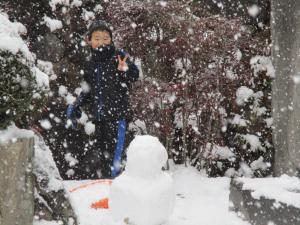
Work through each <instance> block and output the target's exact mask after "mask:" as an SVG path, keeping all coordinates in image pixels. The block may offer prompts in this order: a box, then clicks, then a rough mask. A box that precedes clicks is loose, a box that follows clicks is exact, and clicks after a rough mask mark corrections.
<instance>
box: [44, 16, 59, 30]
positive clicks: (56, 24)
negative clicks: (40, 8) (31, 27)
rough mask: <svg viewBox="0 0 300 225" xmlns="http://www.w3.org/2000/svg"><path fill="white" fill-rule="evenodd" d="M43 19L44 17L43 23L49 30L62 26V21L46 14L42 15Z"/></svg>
mask: <svg viewBox="0 0 300 225" xmlns="http://www.w3.org/2000/svg"><path fill="white" fill-rule="evenodd" d="M43 19H44V23H45V24H46V26H47V27H49V29H50V31H51V32H53V31H55V30H58V29H61V28H62V27H63V25H62V22H61V21H60V20H56V19H51V18H50V17H48V16H44V18H43Z"/></svg>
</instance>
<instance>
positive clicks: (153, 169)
mask: <svg viewBox="0 0 300 225" xmlns="http://www.w3.org/2000/svg"><path fill="white" fill-rule="evenodd" d="M167 159H168V155H167V151H166V149H165V148H164V146H163V145H162V144H161V143H160V142H159V140H158V138H156V137H153V136H149V135H143V136H136V137H135V139H134V140H133V141H132V142H131V143H130V145H129V148H128V152H127V164H126V167H125V171H124V172H123V173H122V174H121V175H120V176H118V177H117V178H115V179H114V181H113V182H112V186H111V191H110V202H109V205H110V213H111V215H112V217H113V218H114V219H115V220H116V221H125V222H126V223H127V224H134V225H160V224H162V223H164V222H166V221H167V220H168V218H169V216H170V215H171V214H172V211H173V208H174V203H175V191H174V184H173V180H172V177H171V176H170V175H169V174H168V173H166V172H164V171H162V167H163V166H164V165H165V163H166V161H167Z"/></svg>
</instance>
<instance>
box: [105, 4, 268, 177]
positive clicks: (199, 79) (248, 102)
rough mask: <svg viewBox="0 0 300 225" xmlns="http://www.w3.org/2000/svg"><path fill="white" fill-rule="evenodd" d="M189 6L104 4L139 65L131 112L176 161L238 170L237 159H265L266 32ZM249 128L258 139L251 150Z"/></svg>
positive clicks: (239, 162) (219, 170)
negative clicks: (226, 154) (140, 74)
mask: <svg viewBox="0 0 300 225" xmlns="http://www.w3.org/2000/svg"><path fill="white" fill-rule="evenodd" d="M189 6H190V5H189V3H188V2H185V3H178V2H176V1H168V2H155V3H153V2H145V3H144V4H140V1H131V4H126V2H124V1H121V0H120V1H114V2H113V3H111V4H110V5H109V6H108V7H107V14H108V18H109V21H110V22H111V23H112V24H114V27H115V30H116V31H121V32H116V34H117V41H118V42H120V43H122V44H123V45H124V46H126V49H129V50H130V52H131V53H132V54H133V55H136V56H137V57H138V58H139V59H140V60H141V61H142V66H143V68H145V69H144V70H143V79H142V81H141V82H140V84H138V85H136V86H135V89H134V90H133V94H132V96H133V98H132V100H133V105H134V107H135V112H136V117H137V118H138V119H139V120H143V121H145V123H146V130H147V132H148V133H149V134H152V135H154V134H155V135H159V137H160V139H161V140H162V141H163V142H164V144H165V145H166V147H167V149H168V150H169V156H170V157H172V158H173V159H174V161H175V162H177V163H184V162H190V163H192V164H193V165H194V166H196V167H197V168H199V169H201V168H203V167H204V168H206V169H207V172H208V173H209V174H210V175H212V176H215V175H224V174H225V172H226V171H227V170H228V169H231V170H235V171H236V173H231V174H238V170H239V168H240V166H241V165H242V164H243V163H244V164H246V165H248V167H250V164H251V163H252V162H254V161H255V160H258V159H259V157H260V156H262V155H263V156H264V160H265V161H264V163H267V164H268V165H269V162H270V158H271V152H272V140H271V130H270V128H269V126H268V125H267V124H266V122H265V121H266V120H267V121H269V120H270V114H269V113H270V107H271V106H270V103H271V99H270V92H271V89H270V84H271V80H272V77H271V76H270V74H272V65H271V64H270V60H269V58H268V57H267V56H268V54H269V51H268V40H269V39H268V38H269V33H268V31H264V32H261V33H259V34H257V33H256V34H255V33H252V29H251V28H250V27H247V26H246V25H244V24H242V22H241V20H240V19H239V18H236V19H227V18H224V17H221V16H219V17H205V16H203V17H201V16H199V17H196V16H195V15H193V13H192V11H191V10H190V8H189ZM120 21H121V22H120ZM257 55H261V56H257ZM254 56H256V57H254ZM261 122H262V123H261ZM233 127H235V128H233ZM249 135H256V136H257V139H255V140H260V141H261V142H263V143H257V145H256V146H261V148H258V151H257V152H256V151H253V149H254V148H255V147H254V146H252V144H253V143H254V142H253V141H252V142H251V143H252V144H250V143H249V140H250V138H246V137H250V136H249ZM259 135H261V136H259ZM251 137H254V136H251ZM208 146H209V147H208ZM215 149H227V150H228V151H230V152H231V153H232V155H234V157H229V158H224V157H221V156H220V155H218V154H215V152H216V150H215ZM263 150H265V151H263ZM255 168H257V167H255ZM263 168H267V167H263ZM268 168H269V167H268ZM227 174H228V173H227ZM260 174H261V175H263V174H266V173H260ZM240 175H243V174H242V173H240ZM255 175H259V174H258V173H255Z"/></svg>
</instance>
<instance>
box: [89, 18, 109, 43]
mask: <svg viewBox="0 0 300 225" xmlns="http://www.w3.org/2000/svg"><path fill="white" fill-rule="evenodd" d="M95 31H107V32H108V33H109V36H110V38H111V39H112V31H111V29H110V28H109V25H108V24H107V23H106V22H105V21H103V20H95V21H93V22H92V23H91V25H90V26H89V28H88V32H87V36H88V38H89V40H91V38H92V34H93V33H94V32H95Z"/></svg>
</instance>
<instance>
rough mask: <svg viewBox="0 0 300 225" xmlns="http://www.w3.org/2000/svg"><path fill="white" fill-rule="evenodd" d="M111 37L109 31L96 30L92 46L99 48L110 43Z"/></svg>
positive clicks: (92, 38) (93, 34)
mask: <svg viewBox="0 0 300 225" xmlns="http://www.w3.org/2000/svg"><path fill="white" fill-rule="evenodd" d="M110 44H111V38H110V35H109V33H108V32H107V31H94V32H93V33H92V37H91V46H92V48H98V47H99V46H101V45H110Z"/></svg>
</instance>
